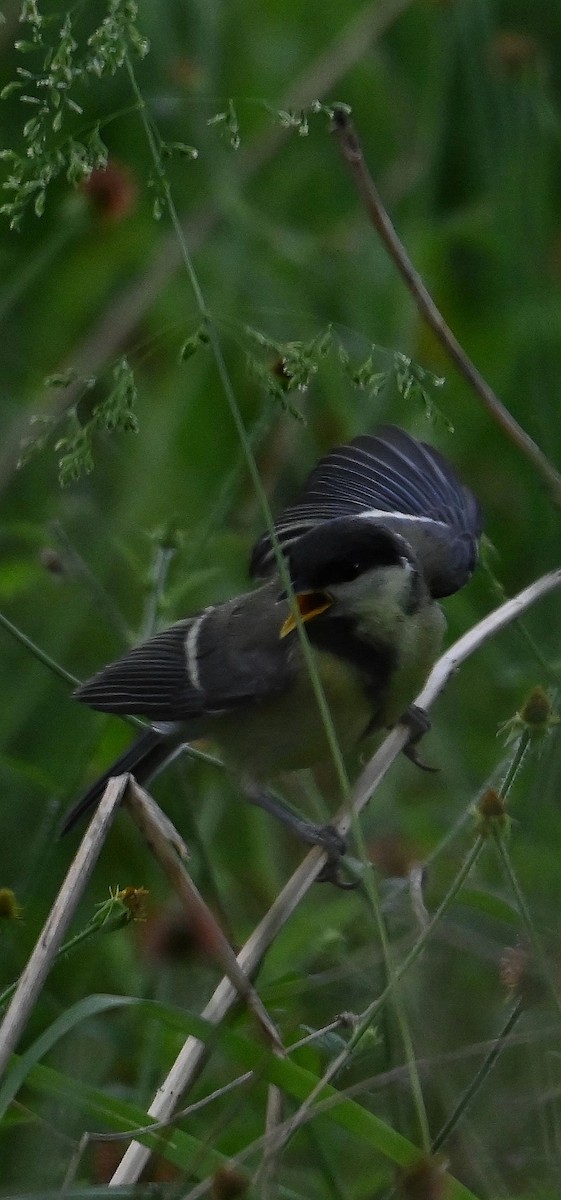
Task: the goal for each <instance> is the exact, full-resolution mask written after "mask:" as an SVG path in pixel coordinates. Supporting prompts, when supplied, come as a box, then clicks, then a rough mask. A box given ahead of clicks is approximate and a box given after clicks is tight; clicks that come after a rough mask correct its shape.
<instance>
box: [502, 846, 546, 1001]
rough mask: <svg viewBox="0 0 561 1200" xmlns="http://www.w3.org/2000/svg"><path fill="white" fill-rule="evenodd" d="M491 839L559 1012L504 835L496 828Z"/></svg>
mask: <svg viewBox="0 0 561 1200" xmlns="http://www.w3.org/2000/svg"><path fill="white" fill-rule="evenodd" d="M493 839H494V842H495V846H496V847H497V851H498V855H499V858H500V860H501V864H502V866H503V869H504V871H505V874H506V876H507V878H508V881H509V883H510V886H511V888H512V890H513V892H514V895H515V897H516V903H517V905H518V911H519V913H520V916H521V917H522V920H523V922H524V925H525V928H526V933H527V936H528V941H529V942H530V945H531V947H532V950H533V952H534V955H535V959H536V962H537V963H539V966H540V968H541V971H542V973H543V977H544V980H545V981H546V983H547V987H548V989H549V991H550V992H551V995H552V997H553V999H554V1001H555V1006H556V1008H557V1011H558V1012H559V1013H560V1014H561V999H560V998H559V996H558V994H557V990H556V988H555V985H554V983H553V980H552V978H551V971H550V969H549V964H548V962H547V959H546V957H545V954H544V952H543V948H542V946H541V943H540V941H539V938H538V937H536V931H535V929H534V925H533V922H532V917H531V914H530V910H529V908H528V905H527V904H526V900H525V898H524V893H523V891H522V888H521V887H520V884H519V882H518V878H517V875H516V872H515V870H514V866H513V863H512V860H511V858H510V855H509V853H508V850H507V848H506V845H505V840H504V837H503V835H502V833H501V832H500V830H498V829H495V830H494V832H493Z"/></svg>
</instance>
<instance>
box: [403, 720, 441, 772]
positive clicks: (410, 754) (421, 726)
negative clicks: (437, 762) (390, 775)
mask: <svg viewBox="0 0 561 1200" xmlns="http://www.w3.org/2000/svg"><path fill="white" fill-rule="evenodd" d="M400 720H401V724H402V725H406V726H407V728H408V730H409V738H408V739H407V742H406V743H405V746H404V747H403V753H404V754H405V757H406V758H408V759H409V760H410V762H412V763H415V766H416V767H420V769H421V771H430V772H431V773H434V774H436V772H437V771H439V770H440V767H431V766H429V764H428V763H426V762H423V759H422V758H419V752H418V750H417V746H418V744H419V742H420V740H421V738H422V737H424V736H425V733H428V731H429V729H430V727H431V723H430V718H429V716H428V713H426V712H425V710H424V708H419V707H418V705H417V704H410V705H409V708H408V709H406V711H405V712H404V714H403V716H402V717H401V719H400Z"/></svg>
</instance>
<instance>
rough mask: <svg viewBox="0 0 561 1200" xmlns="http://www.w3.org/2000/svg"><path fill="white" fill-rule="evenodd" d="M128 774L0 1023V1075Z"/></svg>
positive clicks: (111, 796) (106, 803) (95, 821)
mask: <svg viewBox="0 0 561 1200" xmlns="http://www.w3.org/2000/svg"><path fill="white" fill-rule="evenodd" d="M127 780H128V776H127V775H119V776H117V777H116V778H115V779H110V780H109V783H108V784H107V787H106V789H105V791H104V793H103V797H102V799H101V801H100V804H99V807H98V808H97V809H96V811H95V814H94V816H93V818H92V820H91V822H90V824H89V826H88V829H87V830H86V833H85V836H84V838H83V840H82V843H81V846H80V849H79V850H78V853H77V855H76V857H75V858H74V860H73V862H72V865H71V867H70V870H69V871H68V874H67V876H66V879H65V880H64V883H63V884H62V887H61V889H60V891H59V894H58V896H57V898H56V900H55V902H54V904H53V907H52V909H51V911H50V913H49V916H48V917H47V920H46V922H45V925H44V927H43V930H42V933H41V934H40V936H39V938H38V940H37V943H36V945H35V949H34V950H33V953H32V955H31V958H30V959H29V962H28V964H27V966H26V968H25V970H24V972H23V974H22V976H21V979H20V981H19V983H18V986H17V988H16V991H15V992H14V995H13V997H12V1001H11V1004H10V1006H9V1008H8V1009H7V1011H6V1015H5V1017H4V1020H3V1021H2V1024H1V1025H0V1076H1V1075H2V1074H3V1072H4V1070H5V1068H6V1065H7V1063H8V1060H9V1058H10V1055H11V1054H12V1052H13V1050H14V1049H15V1047H16V1045H17V1041H18V1038H19V1035H20V1033H21V1031H22V1029H23V1028H24V1026H25V1023H26V1021H27V1018H28V1016H29V1014H30V1012H31V1010H32V1008H33V1005H34V1004H35V1001H36V999H37V997H38V995H39V993H40V991H41V988H42V986H43V983H44V982H45V979H46V977H47V974H48V972H49V970H50V968H51V965H52V963H53V960H54V959H55V957H56V954H57V951H58V949H59V947H60V945H61V942H62V939H63V937H64V935H65V933H66V930H67V929H68V926H69V924H70V921H71V920H72V917H73V915H74V912H75V909H76V906H77V904H78V901H79V900H80V897H81V896H82V894H83V891H84V888H85V887H86V884H87V882H88V880H89V877H90V875H91V873H92V870H93V868H94V865H95V863H96V861H97V857H98V855H99V852H100V850H101V847H102V845H103V842H104V840H105V837H106V834H107V831H108V829H109V826H110V824H111V822H112V820H113V817H114V815H115V812H116V810H117V806H118V804H119V802H120V800H121V797H122V795H123V792H124V790H125V787H126V784H127Z"/></svg>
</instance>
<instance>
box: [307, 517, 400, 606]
mask: <svg viewBox="0 0 561 1200" xmlns="http://www.w3.org/2000/svg"><path fill="white" fill-rule="evenodd" d="M402 553H403V551H402V546H401V539H399V538H397V537H396V535H395V534H392V533H390V532H389V531H388V530H385V529H381V528H379V527H376V528H373V527H372V526H371V525H367V524H366V523H363V522H362V521H360V520H359V519H357V518H356V517H355V518H354V519H353V518H346V519H345V520H342V521H326V522H325V524H324V525H319V526H318V527H317V528H316V529H313V530H310V532H309V533H307V534H304V536H303V537H301V538H299V539H298V541H296V542H295V543H294V544H293V545H292V546H291V547H290V550H289V553H288V560H289V566H290V573H291V576H292V582H293V584H294V586H295V587H297V588H300V589H301V590H303V589H304V588H307V589H314V590H316V591H329V589H330V587H333V586H336V585H337V584H341V583H352V581H353V580H354V579H358V578H359V577H360V576H361V575H364V574H365V573H366V572H367V571H371V570H373V569H376V568H377V567H382V568H383V567H392V566H399V564H400V563H401V561H402V557H401V556H402Z"/></svg>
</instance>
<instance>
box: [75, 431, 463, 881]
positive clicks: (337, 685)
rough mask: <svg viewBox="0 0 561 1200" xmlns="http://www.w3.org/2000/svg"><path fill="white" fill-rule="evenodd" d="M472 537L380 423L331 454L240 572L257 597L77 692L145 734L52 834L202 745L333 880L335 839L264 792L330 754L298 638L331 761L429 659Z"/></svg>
mask: <svg viewBox="0 0 561 1200" xmlns="http://www.w3.org/2000/svg"><path fill="white" fill-rule="evenodd" d="M480 533H481V513H480V509H479V505H478V503H477V500H476V499H475V497H474V496H473V494H472V493H471V492H470V491H469V490H468V488H466V487H464V486H463V485H462V484H461V483H460V482H459V480H458V478H457V476H456V474H455V472H454V470H453V468H452V467H451V465H450V464H449V463H448V462H447V461H446V459H445V458H443V456H442V455H441V454H439V453H438V451H437V450H434V449H433V448H432V447H431V446H429V445H427V444H426V443H424V442H420V441H417V440H416V439H415V438H413V437H411V436H410V435H409V434H407V433H405V432H404V431H403V430H401V429H398V428H396V427H395V426H392V425H387V426H382V427H381V428H379V429H378V430H377V432H376V433H375V434H372V435H369V434H367V435H364V436H361V437H357V438H355V439H354V440H353V441H352V442H350V443H349V444H348V445H344V446H339V447H336V448H335V449H334V450H332V451H331V452H330V453H329V454H328V455H327V456H326V457H325V458H323V459H322V460H321V461H320V462H319V463H318V465H317V466H316V467H315V468H314V470H313V471H312V473H311V475H310V476H309V478H308V480H307V482H306V483H305V485H304V488H303V491H302V492H301V494H300V496H299V497H298V499H297V502H296V503H295V504H294V505H292V506H291V507H289V508H287V509H285V511H284V512H283V513H281V515H280V517H279V518H278V520H277V521H276V523H275V534H274V536H272V534H271V533H270V532H269V533H266V534H264V536H263V537H262V538H260V540H259V541H258V542H257V544H256V546H255V547H254V549H253V553H252V557H251V564H250V573H251V575H252V576H253V577H254V578H257V579H261V580H263V582H262V583H261V586H259V587H257V588H255V589H254V590H253V591H250V592H247V593H245V594H244V595H242V596H236V597H234V599H232V600H227V601H225V602H224V603H221V604H217V605H210V606H209V607H208V608H205V609H204V610H203V611H202V612H198V613H196V614H194V615H193V616H189V617H186V618H185V619H184V620H181V621H177V622H176V624H174V625H172V626H171V627H170V628H169V629H164V630H163V631H162V632H161V633H158V634H156V635H155V636H154V637H151V638H150V639H149V640H148V641H146V642H144V643H142V645H140V646H137V647H136V648H135V649H133V650H131V651H130V652H129V653H127V654H125V655H124V656H123V657H122V658H120V659H118V661H117V662H114V663H110V665H109V666H107V667H105V668H104V669H103V670H102V671H100V672H99V674H97V675H95V676H94V677H93V678H92V679H90V680H88V681H87V682H86V683H84V684H82V686H81V687H79V688H78V690H77V692H76V693H75V695H76V698H77V699H78V700H80V701H82V702H83V703H85V704H89V705H90V706H91V707H92V708H96V709H100V710H101V711H102V712H109V713H120V714H122V715H125V714H127V715H131V716H132V715H133V714H138V715H142V716H144V717H147V718H148V720H150V721H153V722H157V723H158V724H157V725H155V726H153V727H150V728H148V729H147V730H146V732H145V733H143V734H142V735H141V736H140V738H139V739H138V740H137V741H136V742H135V743H134V744H133V745H132V746H131V747H130V749H129V750H127V751H125V753H124V754H123V755H122V756H121V758H120V759H118V761H117V762H115V763H114V764H113V765H112V766H111V767H110V768H109V770H108V771H106V773H105V774H104V775H103V776H102V778H101V779H99V780H98V781H97V782H96V783H94V784H93V786H92V787H91V788H90V789H89V790H88V791H87V792H86V794H85V795H84V796H83V797H82V799H81V800H79V801H78V803H77V804H76V805H75V806H74V807H73V808H72V810H71V811H70V813H69V814H68V816H67V817H66V820H65V822H64V826H63V831H66V830H67V829H70V828H71V826H72V825H74V823H75V821H76V820H77V819H78V818H79V817H80V816H81V815H82V813H84V812H85V811H86V810H87V809H89V808H90V807H91V806H92V805H94V804H95V803H96V802H97V801H98V800H99V799H100V797H101V794H102V792H103V790H104V787H105V785H106V784H107V781H108V779H109V778H110V777H111V776H112V775H118V774H121V773H123V772H125V771H130V772H131V773H132V774H133V775H134V776H135V778H136V779H137V780H138V782H139V783H142V784H144V783H147V782H148V781H149V780H150V779H152V778H153V777H154V775H155V774H157V773H158V772H159V771H160V770H161V769H162V767H163V766H164V765H165V764H166V762H167V761H169V759H170V758H172V757H174V756H175V754H176V753H177V747H178V746H179V745H181V744H182V743H186V742H191V741H194V740H196V739H197V738H202V737H204V738H211V739H212V740H213V741H214V742H215V743H216V745H217V746H218V748H219V750H220V752H221V754H222V757H223V760H224V762H225V764H226V766H227V767H229V768H230V769H231V770H232V771H233V772H234V773H235V775H236V776H237V778H238V779H239V781H240V784H241V786H242V789H243V791H244V792H245V794H246V796H247V797H248V799H250V800H251V802H252V803H255V804H259V805H260V806H261V807H263V808H265V809H267V810H268V811H269V812H271V813H273V815H275V816H277V817H279V818H280V819H281V820H283V821H284V822H286V823H287V824H289V825H290V826H291V827H292V828H293V829H294V830H295V831H296V832H297V833H298V834H299V836H300V837H301V838H303V840H304V841H306V842H308V843H311V844H317V845H321V846H323V847H324V848H325V849H326V850H327V852H328V862H329V863H331V864H332V868H330V870H328V872H327V876H326V877H329V878H332V879H333V881H335V882H338V875H337V869H336V863H337V859H338V857H339V856H340V854H341V853H342V851H343V850H344V843H343V842H342V839H341V838H340V836H339V834H338V833H337V831H336V830H335V829H333V827H331V826H329V825H327V826H317V825H314V824H312V823H311V822H308V821H306V820H304V819H303V818H301V817H299V816H297V815H296V814H295V813H294V812H293V811H292V810H290V809H288V808H287V807H285V806H284V805H283V804H282V802H281V801H280V800H278V799H277V798H276V797H275V796H274V795H272V794H271V793H270V792H269V791H267V788H266V785H267V784H268V782H269V781H270V780H272V779H274V778H275V776H277V775H279V774H280V773H281V772H285V771H292V770H296V769H299V768H302V767H310V766H314V765H315V764H318V763H321V762H323V761H325V760H326V759H327V757H328V756H329V755H330V754H331V746H330V740H329V736H328V732H327V730H326V723H325V719H324V715H323V714H322V712H321V710H320V705H319V703H318V694H317V688H314V684H313V681H312V679H311V676H310V666H309V662H308V656H307V655H306V654H305V647H303V646H302V639H301V631H300V630H299V629H298V626H299V625H300V626H303V628H304V630H305V633H306V636H307V638H308V641H309V646H310V649H311V657H312V660H313V666H314V669H315V671H316V672H317V677H318V679H319V683H320V686H321V691H322V692H323V695H324V696H325V700H326V702H327V707H328V709H329V714H330V719H331V722H332V726H333V730H334V733H335V737H336V739H337V742H338V744H339V746H340V748H341V751H342V752H343V754H344V753H345V751H347V750H349V749H350V748H351V747H352V746H353V745H355V744H356V743H357V742H359V741H360V739H361V738H363V737H365V736H366V735H367V734H369V733H371V732H372V731H373V730H375V729H383V728H386V727H390V726H392V725H393V724H395V723H396V722H397V721H398V720H399V719H400V718H402V717H403V716H404V715H405V714H407V712H408V710H409V706H410V705H411V702H412V701H413V699H414V697H415V696H416V694H417V692H418V691H419V689H420V688H421V686H422V684H423V682H424V680H425V678H426V675H427V674H428V671H429V669H430V667H431V665H432V663H433V662H434V660H435V658H436V657H437V655H438V653H439V649H440V645H441V641H442V636H443V633H444V628H445V619H444V615H443V613H442V610H441V608H440V605H439V604H438V603H437V601H438V600H439V599H441V598H442V597H444V596H448V595H451V594H452V593H453V592H456V591H458V590H459V588H461V587H463V585H464V584H465V583H467V581H468V579H469V578H470V576H471V574H472V571H473V569H474V566H475V563H476V560H477V547H478V539H479V536H480ZM280 556H282V560H283V561H284V564H285V565H284V568H283V567H280V566H279V559H280ZM417 716H419V714H418V713H417ZM426 725H428V721H427V722H426ZM422 728H423V723H422V719H421V722H420V725H419V722H417V730H419V729H421V730H422ZM413 744H414V738H412V746H411V747H410V749H409V753H410V756H411V757H413V758H415V750H414V749H413V748H412V747H413ZM420 765H422V764H420Z"/></svg>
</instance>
